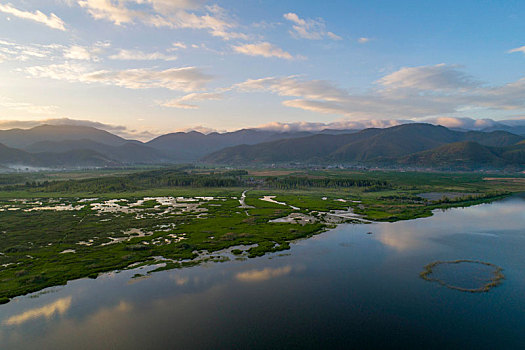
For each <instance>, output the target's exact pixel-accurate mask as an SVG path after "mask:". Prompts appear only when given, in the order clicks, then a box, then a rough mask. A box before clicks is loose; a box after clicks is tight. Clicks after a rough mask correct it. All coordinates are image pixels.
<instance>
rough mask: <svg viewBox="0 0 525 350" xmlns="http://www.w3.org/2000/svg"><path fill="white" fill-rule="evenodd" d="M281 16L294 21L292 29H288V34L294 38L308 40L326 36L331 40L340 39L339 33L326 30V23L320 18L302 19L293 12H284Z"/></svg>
mask: <svg viewBox="0 0 525 350" xmlns="http://www.w3.org/2000/svg"><path fill="white" fill-rule="evenodd" d="M283 17H284V18H285V19H287V20H289V21H290V22H292V23H294V24H293V25H292V28H293V30H291V31H290V34H292V36H294V37H296V38H303V39H310V40H320V39H323V38H325V37H328V38H330V39H332V40H341V39H342V38H341V37H340V36H339V35H337V34H334V33H332V32H328V31H326V25H325V23H324V21H323V19H322V18H319V19H317V20H314V19H302V18H299V16H298V15H297V14H295V13H293V12H289V13H285V14H284V15H283Z"/></svg>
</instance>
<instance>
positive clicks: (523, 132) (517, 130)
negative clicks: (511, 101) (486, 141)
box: [482, 123, 525, 136]
mask: <svg viewBox="0 0 525 350" xmlns="http://www.w3.org/2000/svg"><path fill="white" fill-rule="evenodd" d="M496 130H501V131H507V132H510V133H512V134H516V135H520V136H525V125H508V124H503V123H497V124H494V125H492V126H490V127H488V128H485V129H483V130H482V131H485V132H489V131H496Z"/></svg>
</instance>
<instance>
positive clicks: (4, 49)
mask: <svg viewBox="0 0 525 350" xmlns="http://www.w3.org/2000/svg"><path fill="white" fill-rule="evenodd" d="M57 49H60V50H62V49H63V46H61V45H39V44H29V45H20V44H17V43H14V42H11V41H7V40H0V56H1V58H2V60H4V61H21V62H25V61H28V60H30V59H46V58H48V57H53V56H54V55H56V51H57Z"/></svg>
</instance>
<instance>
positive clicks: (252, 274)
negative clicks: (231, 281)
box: [235, 265, 292, 282]
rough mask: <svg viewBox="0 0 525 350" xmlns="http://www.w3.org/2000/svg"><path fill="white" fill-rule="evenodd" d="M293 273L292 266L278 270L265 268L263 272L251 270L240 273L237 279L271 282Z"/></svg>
mask: <svg viewBox="0 0 525 350" xmlns="http://www.w3.org/2000/svg"><path fill="white" fill-rule="evenodd" d="M290 272H292V267H291V266H289V265H288V266H283V267H278V268H269V267H267V268H264V269H262V270H250V271H245V272H239V273H238V274H237V275H236V276H235V277H236V278H237V279H238V280H239V281H243V282H261V281H266V280H269V279H270V278H275V277H281V276H284V275H287V274H289V273H290Z"/></svg>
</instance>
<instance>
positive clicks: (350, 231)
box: [0, 196, 525, 349]
mask: <svg viewBox="0 0 525 350" xmlns="http://www.w3.org/2000/svg"><path fill="white" fill-rule="evenodd" d="M370 233H371V234H370ZM524 252H525V197H524V196H513V197H509V198H507V199H504V200H501V201H498V202H494V203H491V204H481V205H476V206H472V207H468V208H454V209H449V210H445V211H441V210H439V211H436V212H434V215H433V216H432V217H428V218H423V219H416V220H410V221H400V222H396V223H373V224H359V225H358V224H345V225H339V226H338V227H337V228H335V229H333V230H330V231H327V232H324V233H322V234H320V235H317V236H314V237H312V238H309V239H306V240H301V241H298V242H295V243H294V244H292V245H291V249H290V250H288V251H284V252H279V253H275V254H268V255H265V256H263V257H260V258H255V259H248V260H243V261H237V260H231V261H228V262H223V263H205V264H203V265H199V266H195V267H190V268H183V269H177V270H169V271H163V272H158V273H154V274H151V275H150V276H148V277H147V278H132V276H134V275H135V274H137V273H141V274H144V273H145V272H146V271H147V268H146V269H135V270H127V271H121V272H112V273H107V274H103V275H101V276H99V277H98V278H97V279H80V280H75V281H71V282H69V283H68V284H67V285H66V286H59V287H53V288H48V289H45V290H43V291H41V292H38V293H34V294H31V295H26V296H22V297H17V298H14V299H13V300H12V301H11V302H9V303H8V304H5V305H1V306H0V344H1V346H0V347H1V348H2V349H35V348H38V349H253V348H261V349H269V348H272V349H274V348H283V349H284V348H285V349H291V348H298V349H305V348H425V349H429V348H448V349H451V348H458V349H459V348H462V349H464V348H478V349H494V348H521V347H523V346H525V332H524V331H523V330H524V329H525V293H523V291H524V290H525V259H524V256H525V254H524ZM457 260H468V261H482V262H487V263H490V264H494V265H495V266H498V267H501V268H502V269H503V270H502V273H503V275H504V279H503V280H502V283H501V284H500V285H498V286H496V287H494V288H492V289H490V290H489V291H488V292H481V293H468V292H463V291H460V290H456V289H452V288H448V287H447V286H445V285H442V284H439V283H436V282H432V281H427V280H424V279H423V278H421V277H420V273H421V272H422V271H423V269H424V267H425V266H426V265H428V264H430V263H432V262H436V261H457ZM455 265H458V266H460V264H455ZM464 266H465V265H463V268H462V269H461V271H459V270H454V269H453V268H452V269H450V271H452V272H447V271H448V270H449V269H448V268H447V270H443V269H442V270H436V271H435V273H436V274H437V273H439V274H440V276H441V275H444V277H440V278H447V279H448V281H452V282H450V283H454V281H461V283H466V284H467V285H469V284H468V283H470V282H471V281H465V278H467V279H468V278H470V275H468V274H469V273H470V271H471V270H472V271H473V272H475V273H473V277H472V278H477V279H483V278H485V277H483V276H481V277H480V276H479V274H480V273H483V271H484V270H483V269H480V268H479V267H478V268H476V269H473V268H465V267H464ZM491 266H492V265H491ZM482 267H483V266H482ZM149 269H151V267H149ZM447 273H452V275H446V274H447ZM455 273H466V275H461V276H459V277H458V275H454V274H455Z"/></svg>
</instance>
